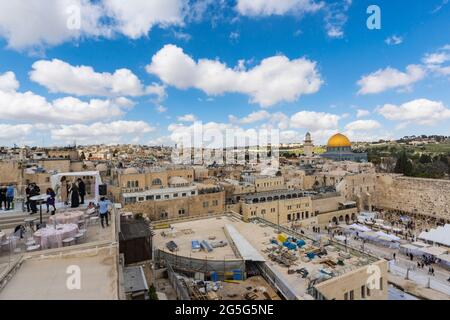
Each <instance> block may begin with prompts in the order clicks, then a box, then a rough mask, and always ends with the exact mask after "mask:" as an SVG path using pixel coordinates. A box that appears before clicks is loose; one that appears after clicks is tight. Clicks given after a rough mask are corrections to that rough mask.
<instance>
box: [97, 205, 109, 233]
mask: <svg viewBox="0 0 450 320" xmlns="http://www.w3.org/2000/svg"><path fill="white" fill-rule="evenodd" d="M110 204H111V201H109V200H107V199H106V198H105V197H102V198H101V199H100V202H99V203H98V205H99V213H100V222H101V224H102V228H105V225H104V224H103V220H105V221H106V226H107V227H109V223H108V213H109V205H110Z"/></svg>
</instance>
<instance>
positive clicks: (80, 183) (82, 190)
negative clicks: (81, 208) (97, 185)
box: [78, 178, 86, 204]
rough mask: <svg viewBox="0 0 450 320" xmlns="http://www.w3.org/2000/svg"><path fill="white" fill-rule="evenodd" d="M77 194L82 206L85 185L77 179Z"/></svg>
mask: <svg viewBox="0 0 450 320" xmlns="http://www.w3.org/2000/svg"><path fill="white" fill-rule="evenodd" d="M78 193H79V194H80V199H81V202H80V204H84V196H85V195H86V185H85V184H84V182H83V180H81V178H78Z"/></svg>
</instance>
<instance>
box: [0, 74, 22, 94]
mask: <svg viewBox="0 0 450 320" xmlns="http://www.w3.org/2000/svg"><path fill="white" fill-rule="evenodd" d="M17 89H19V81H17V79H16V75H15V74H14V72H11V71H8V72H5V73H3V74H0V90H3V91H15V90H17Z"/></svg>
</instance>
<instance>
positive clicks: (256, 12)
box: [236, 0, 324, 16]
mask: <svg viewBox="0 0 450 320" xmlns="http://www.w3.org/2000/svg"><path fill="white" fill-rule="evenodd" d="M323 6H324V3H323V2H322V1H314V0H238V1H237V5H236V10H237V11H238V12H239V13H240V14H241V15H245V16H270V15H283V14H286V13H290V14H301V13H308V12H316V11H318V10H319V9H321V8H322V7H323Z"/></svg>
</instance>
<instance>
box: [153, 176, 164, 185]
mask: <svg viewBox="0 0 450 320" xmlns="http://www.w3.org/2000/svg"><path fill="white" fill-rule="evenodd" d="M152 185H154V186H160V185H162V181H161V179H159V178H157V179H153V181H152Z"/></svg>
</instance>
